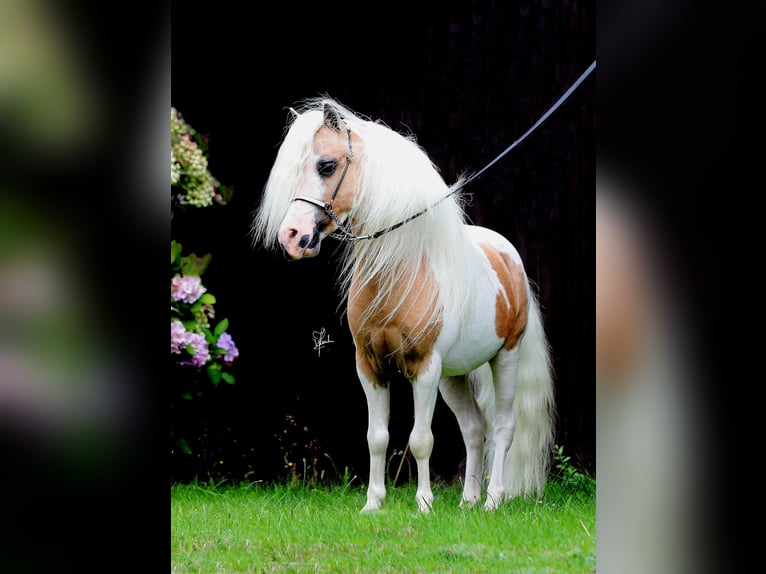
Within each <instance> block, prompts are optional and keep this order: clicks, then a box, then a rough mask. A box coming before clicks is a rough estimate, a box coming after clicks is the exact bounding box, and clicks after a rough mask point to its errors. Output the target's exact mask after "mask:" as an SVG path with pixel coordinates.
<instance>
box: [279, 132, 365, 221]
mask: <svg viewBox="0 0 766 574" xmlns="http://www.w3.org/2000/svg"><path fill="white" fill-rule="evenodd" d="M346 135H347V136H348V154H347V155H346V165H345V166H343V173H342V174H340V179H339V180H338V185H336V186H335V191H333V192H332V197H330V203H325V202H324V201H321V200H319V199H314V198H313V197H308V196H307V195H297V196H296V197H295V198H294V199H293V201H305V202H307V203H311V204H312V205H316V206H317V207H319V208H321V209H323V210H324V211H325V213H327V215H329V216H330V217H331V218H332V220H333V221H334V222H335V224H336V225H337V226H338V229H343V222H342V221H341V220H340V218H339V217H338V215H337V214H336V213H335V210H334V209H333V208H332V204H333V202H334V201H335V197H336V196H337V195H338V191H340V186H341V185H342V184H343V180H344V179H345V178H346V172H348V166H349V164H350V163H351V160H353V159H354V150H353V148H352V146H351V128H349V127H348V126H346Z"/></svg>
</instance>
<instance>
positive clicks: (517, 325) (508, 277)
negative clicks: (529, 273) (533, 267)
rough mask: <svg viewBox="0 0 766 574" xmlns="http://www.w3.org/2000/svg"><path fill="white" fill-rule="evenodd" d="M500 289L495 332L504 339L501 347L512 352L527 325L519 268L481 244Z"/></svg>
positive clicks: (507, 258) (508, 258)
mask: <svg viewBox="0 0 766 574" xmlns="http://www.w3.org/2000/svg"><path fill="white" fill-rule="evenodd" d="M481 248H482V250H483V251H484V253H485V254H486V256H487V258H488V259H489V262H490V264H491V265H492V269H494V270H495V274H496V275H497V278H498V279H499V280H500V285H501V286H502V289H501V290H499V291H498V292H497V297H496V298H495V332H496V333H497V336H498V337H500V338H501V339H504V340H505V343H504V345H503V346H504V347H505V348H506V349H509V350H510V349H513V348H514V347H515V346H516V343H518V341H519V337H520V336H521V334H522V333H523V332H524V327H526V325H527V287H526V285H527V284H526V280H525V278H524V271H523V269H522V268H521V265H519V264H518V263H516V262H515V261H513V260H512V259H511V258H510V257H509V256H508V254H506V253H501V252H499V251H497V250H496V249H494V248H493V247H491V246H489V245H486V244H482V245H481Z"/></svg>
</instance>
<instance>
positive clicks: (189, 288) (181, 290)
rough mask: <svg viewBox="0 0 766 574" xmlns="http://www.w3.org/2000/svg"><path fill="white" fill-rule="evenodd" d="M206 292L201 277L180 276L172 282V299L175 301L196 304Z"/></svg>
mask: <svg viewBox="0 0 766 574" xmlns="http://www.w3.org/2000/svg"><path fill="white" fill-rule="evenodd" d="M205 291H207V288H206V287H204V286H203V285H202V279H200V277H199V275H179V276H176V277H173V279H172V280H171V282H170V298H171V299H173V300H174V301H183V302H184V303H194V302H195V301H196V300H197V299H199V298H200V297H201V296H202V294H203V293H204V292H205Z"/></svg>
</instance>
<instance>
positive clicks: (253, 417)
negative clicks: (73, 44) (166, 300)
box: [171, 1, 596, 482]
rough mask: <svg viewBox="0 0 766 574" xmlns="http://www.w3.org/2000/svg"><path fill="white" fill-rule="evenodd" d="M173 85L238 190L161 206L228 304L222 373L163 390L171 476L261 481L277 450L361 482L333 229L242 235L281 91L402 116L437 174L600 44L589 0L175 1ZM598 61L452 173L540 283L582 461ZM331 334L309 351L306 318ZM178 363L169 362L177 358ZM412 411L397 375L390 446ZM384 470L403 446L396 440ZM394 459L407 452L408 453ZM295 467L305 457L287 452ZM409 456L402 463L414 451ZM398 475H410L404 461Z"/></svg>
mask: <svg viewBox="0 0 766 574" xmlns="http://www.w3.org/2000/svg"><path fill="white" fill-rule="evenodd" d="M171 36H172V46H171V52H172V67H171V72H172V89H171V104H172V105H173V106H175V107H176V109H177V110H178V111H179V112H180V113H181V115H182V116H183V117H184V118H185V120H186V121H187V122H188V123H189V124H191V125H192V126H193V127H194V128H195V129H197V130H198V131H199V132H201V133H202V134H205V135H207V136H208V137H209V161H210V164H209V167H210V171H211V173H212V174H213V175H214V176H215V177H216V178H217V179H219V180H220V181H221V183H222V184H224V185H228V186H231V187H232V188H233V190H234V195H233V197H232V200H231V202H230V203H229V204H228V205H227V206H225V207H216V208H207V209H202V210H196V212H195V210H187V211H185V212H184V213H182V214H180V215H179V214H177V216H176V218H175V219H174V221H173V224H172V235H173V238H174V239H176V240H178V241H180V242H181V244H182V245H183V247H184V252H190V251H194V252H196V253H198V254H202V253H212V254H213V261H212V263H211V265H210V267H209V268H208V270H207V271H206V273H205V275H204V277H203V282H204V283H205V285H206V286H207V287H208V289H209V290H210V291H211V292H212V293H213V294H215V296H216V298H217V300H218V303H217V304H216V313H217V316H218V317H227V318H229V321H230V329H229V331H230V333H231V334H232V336H233V337H234V340H235V341H236V342H237V345H238V347H239V350H240V358H239V360H238V363H237V364H236V366H235V368H234V374H235V376H236V377H237V383H236V384H235V385H233V386H227V385H224V386H223V387H220V388H217V389H215V390H209V392H208V391H206V393H205V399H204V400H200V401H196V402H194V403H193V404H192V403H190V402H188V401H186V402H178V401H174V404H173V408H172V409H171V417H172V422H173V425H174V430H175V431H176V432H177V433H178V434H179V435H181V436H184V437H185V438H186V439H187V440H188V441H189V443H190V446H191V448H192V449H193V450H194V454H193V455H191V456H189V455H186V454H183V453H180V452H178V451H177V450H176V451H175V452H174V453H173V455H172V457H171V480H172V481H187V480H192V479H194V478H199V479H203V480H205V479H208V478H213V479H215V480H218V479H222V478H225V479H229V480H239V479H243V478H245V479H247V480H270V479H274V478H279V477H283V476H286V475H287V474H288V472H289V469H287V467H286V466H285V462H286V461H287V462H294V463H296V464H297V465H299V466H300V465H302V464H303V462H302V459H303V458H305V459H306V460H307V467H308V469H307V473H308V474H309V476H311V473H312V472H317V473H321V471H323V470H324V471H325V477H328V476H329V477H331V478H339V475H342V474H343V473H344V471H345V470H347V471H348V473H349V475H350V476H353V475H357V476H358V477H359V478H360V479H361V480H362V481H364V482H366V480H367V472H368V454H367V444H366V438H365V435H366V424H367V410H366V403H365V399H364V394H363V393H362V390H361V386H360V385H359V383H358V381H357V378H356V372H355V367H354V349H353V344H352V342H351V338H350V335H349V334H348V333H347V325H346V323H345V320H344V317H343V314H344V310H343V309H342V308H339V303H340V298H339V292H338V290H337V289H336V287H335V278H336V276H337V275H336V259H335V248H336V247H337V243H335V240H326V242H325V245H324V246H323V249H322V252H321V253H320V255H319V256H318V257H317V258H315V259H313V260H306V261H300V262H295V263H290V262H288V261H287V260H286V259H285V258H284V257H283V256H281V255H280V254H275V253H271V252H265V251H263V250H261V249H260V248H259V247H256V246H253V245H252V242H251V238H250V236H249V227H250V223H251V220H252V214H253V211H254V210H255V208H256V206H257V203H258V201H259V198H260V195H261V191H262V188H263V186H264V184H265V182H266V179H267V177H268V174H269V170H270V168H271V165H272V162H273V160H274V158H275V155H276V151H277V148H278V145H279V143H280V142H281V137H282V133H283V130H284V128H285V125H286V120H287V110H286V108H287V107H288V106H291V105H294V104H296V103H297V102H298V101H299V100H300V99H302V98H306V97H312V96H317V95H320V94H324V93H326V94H328V95H330V96H332V97H334V98H337V99H338V100H340V101H341V102H342V103H344V104H346V105H347V106H348V107H350V108H351V109H353V110H355V111H357V112H359V113H361V114H364V115H366V116H369V117H371V118H373V119H381V120H383V121H384V122H385V123H386V124H387V125H389V126H390V127H392V128H393V129H395V130H398V131H406V132H412V133H414V134H415V135H416V136H417V138H418V142H419V143H420V145H421V146H422V147H423V148H424V149H425V150H426V151H427V152H428V153H429V155H430V156H431V158H432V159H433V160H434V162H435V164H436V165H437V166H438V167H439V169H440V170H441V173H442V174H443V176H444V178H445V180H446V181H447V182H448V183H452V182H454V181H455V179H456V177H457V175H458V174H459V173H460V172H463V171H469V172H475V171H478V170H480V169H481V168H483V167H484V166H485V165H486V164H488V163H489V162H490V161H492V160H493V159H494V158H495V157H497V155H498V154H500V153H501V152H502V151H503V150H505V149H506V148H507V147H508V146H509V145H510V144H511V143H512V142H514V141H515V140H516V139H517V138H518V137H520V136H521V135H522V134H523V133H524V132H525V131H526V130H527V129H528V128H529V127H531V126H532V124H533V123H534V122H535V121H536V120H537V119H538V118H539V117H540V116H541V115H543V114H544V113H545V112H546V111H547V110H548V109H549V108H550V107H551V106H552V105H553V103H554V102H555V101H556V100H557V99H558V98H559V97H560V96H561V95H562V94H563V93H564V92H565V91H566V90H567V89H568V88H569V87H570V86H571V85H572V84H573V83H574V82H575V81H576V80H577V78H578V77H579V76H580V75H581V74H582V73H583V72H584V71H585V70H586V69H587V68H588V66H589V65H590V64H591V63H592V62H593V61H594V60H595V59H596V50H595V44H596V31H595V6H594V3H592V2H575V1H560V2H553V1H551V2H520V3H505V2H487V1H474V2H450V3H444V4H440V5H439V8H438V9H432V10H426V9H419V11H418V10H413V7H412V5H410V4H406V3H399V2H393V3H386V4H381V5H380V6H370V7H369V8H365V9H364V10H361V8H360V6H359V5H355V4H348V5H345V4H344V3H335V4H331V5H330V4H328V5H324V6H308V7H300V8H298V7H295V6H292V5H284V6H277V7H270V8H269V10H268V11H267V12H266V13H264V14H256V15H255V16H253V15H251V12H250V8H249V6H247V5H245V4H242V3H233V2H216V3H213V4H208V5H206V6H205V9H204V10H189V9H183V10H180V9H178V10H174V11H173V12H172V16H171ZM595 94H596V72H595V71H594V72H593V73H592V74H591V76H590V77H589V78H588V79H587V80H586V81H585V82H584V83H583V84H582V85H581V86H580V87H579V88H578V89H577V90H576V91H575V92H574V93H573V94H572V95H571V97H570V98H569V99H568V100H567V101H566V103H564V105H563V106H562V107H561V108H560V109H559V110H558V111H556V112H555V113H554V114H553V115H552V116H551V117H550V118H548V119H547V120H546V122H545V123H543V124H542V125H541V126H540V127H539V128H538V129H537V130H536V131H535V132H534V133H533V134H532V135H530V136H529V137H528V139H526V140H525V141H524V142H523V143H522V144H521V145H519V146H518V147H516V148H515V149H514V150H513V151H511V152H510V153H509V154H508V155H506V156H505V157H504V158H503V159H502V160H501V161H499V162H498V163H497V164H495V165H494V166H492V167H491V168H490V169H489V170H488V171H487V172H486V173H485V174H483V175H482V176H481V177H480V178H479V179H478V180H476V181H474V182H473V183H471V184H470V186H469V188H468V189H467V191H468V192H469V193H470V194H471V195H472V201H471V203H470V206H469V207H468V210H467V211H468V215H469V218H470V219H471V220H472V221H473V222H474V223H477V224H479V225H484V226H487V227H490V228H493V229H496V230H497V231H499V232H501V233H503V234H504V235H506V236H507V237H508V238H509V239H510V240H511V241H512V242H513V243H514V244H515V245H516V247H517V248H518V249H519V251H520V253H521V255H522V258H523V259H524V261H525V264H526V268H527V272H528V275H529V277H530V278H531V279H532V281H533V282H534V283H535V285H536V286H537V288H538V291H539V294H540V299H541V304H542V308H543V313H544V320H545V327H546V330H547V333H548V336H549V340H550V344H551V347H552V356H553V362H554V369H555V376H556V404H557V409H558V426H557V434H556V442H557V443H558V444H561V445H564V447H565V450H566V451H567V452H568V453H569V454H570V455H572V456H573V462H575V463H576V464H578V465H580V466H581V467H582V468H586V469H587V470H589V471H591V472H595V467H596V464H595V462H596V456H595V454H596V453H595V422H594V418H595V417H594V410H595V405H594V367H593V356H594V326H593V316H594V307H593V297H594V269H593V264H592V254H593V249H594V216H595V214H594V209H593V205H594V203H593V202H594V197H595V196H594V193H595V167H596V161H595V130H596V109H595ZM322 328H324V329H325V330H326V333H327V335H328V336H329V337H330V338H331V339H332V340H333V343H331V344H329V345H328V346H326V347H324V348H323V349H322V351H321V356H320V355H319V354H318V353H317V351H315V350H314V343H313V338H312V333H313V332H314V331H319V330H320V329H322ZM174 372H175V371H174ZM411 424H412V399H411V391H410V389H409V388H408V384H407V383H405V382H398V381H397V382H395V383H394V385H393V388H392V418H391V424H390V430H391V438H390V442H389V448H390V452H393V451H395V450H402V449H404V448H405V446H406V443H407V436H408V434H409V431H410V427H411ZM433 428H434V435H435V446H434V452H433V457H432V472H433V474H434V475H435V476H436V477H440V478H444V479H447V480H449V479H452V478H454V477H456V476H457V475H458V474H459V472H460V464H461V462H462V458H463V456H464V447H463V443H462V439H461V437H460V434H459V431H458V427H457V423H456V421H455V420H454V417H453V415H452V414H451V413H450V412H449V410H448V409H447V408H446V405H445V404H444V403H443V402H442V401H441V399H439V403H438V404H437V410H436V413H435V416H434V423H433ZM393 460H394V462H393V463H392V468H391V475H392V476H393V474H394V471H395V469H396V467H397V466H398V462H399V460H400V459H399V458H395V459H393ZM406 467H407V465H405V469H406ZM299 472H300V473H301V474H302V472H303V469H299ZM413 472H414V468H413ZM404 478H407V476H404Z"/></svg>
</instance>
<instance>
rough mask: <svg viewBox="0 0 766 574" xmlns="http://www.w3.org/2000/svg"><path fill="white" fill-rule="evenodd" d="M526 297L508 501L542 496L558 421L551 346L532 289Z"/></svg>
mask: <svg viewBox="0 0 766 574" xmlns="http://www.w3.org/2000/svg"><path fill="white" fill-rule="evenodd" d="M527 298H528V301H529V306H528V310H527V326H526V329H525V331H524V334H523V335H522V338H521V342H520V348H519V370H518V379H517V383H516V396H515V398H514V401H513V415H514V419H515V421H516V425H515V431H514V434H513V442H512V443H511V448H510V450H509V451H508V456H507V457H506V459H505V471H504V473H503V476H504V477H505V490H506V494H507V496H508V498H513V497H515V496H519V495H530V494H535V495H540V494H542V491H543V488H544V487H545V483H546V481H547V478H548V470H549V468H550V463H551V459H552V447H553V438H554V437H553V433H554V423H555V418H556V407H555V402H554V392H553V368H552V365H551V358H550V347H549V345H548V338H547V337H546V335H545V329H544V327H543V320H542V315H541V313H540V305H539V303H538V301H537V297H536V296H535V294H534V292H533V290H532V289H531V287H529V286H528V288H527Z"/></svg>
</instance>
